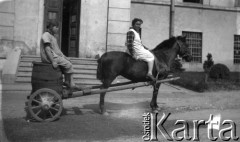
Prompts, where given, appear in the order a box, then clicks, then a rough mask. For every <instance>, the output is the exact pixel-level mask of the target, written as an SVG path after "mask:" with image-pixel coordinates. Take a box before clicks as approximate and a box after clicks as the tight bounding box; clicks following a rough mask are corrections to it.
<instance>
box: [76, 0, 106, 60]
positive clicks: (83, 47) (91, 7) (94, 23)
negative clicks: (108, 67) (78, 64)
mask: <svg viewBox="0 0 240 142" xmlns="http://www.w3.org/2000/svg"><path fill="white" fill-rule="evenodd" d="M107 9H108V0H82V1H81V13H80V15H81V16H80V40H79V41H80V43H79V45H80V47H79V56H80V57H89V58H94V56H96V55H97V54H101V53H103V52H105V50H106V31H107Z"/></svg>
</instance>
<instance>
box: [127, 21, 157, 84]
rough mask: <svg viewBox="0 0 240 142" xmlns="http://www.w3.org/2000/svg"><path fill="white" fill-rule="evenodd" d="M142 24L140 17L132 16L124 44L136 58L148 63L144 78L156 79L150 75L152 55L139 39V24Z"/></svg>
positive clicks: (152, 62) (152, 63)
mask: <svg viewBox="0 0 240 142" xmlns="http://www.w3.org/2000/svg"><path fill="white" fill-rule="evenodd" d="M142 24H143V21H142V19H139V18H134V19H133V20H132V27H131V28H130V29H129V31H128V32H127V39H126V46H127V48H128V51H129V53H130V54H131V55H132V56H133V58H135V59H136V60H143V61H145V62H147V64H148V73H147V75H146V78H149V79H151V80H152V81H155V80H156V79H155V78H154V77H153V75H152V69H153V65H154V55H153V54H152V53H151V52H150V51H149V49H148V48H146V47H145V46H144V45H143V44H142V41H141V37H140V31H141V25H142Z"/></svg>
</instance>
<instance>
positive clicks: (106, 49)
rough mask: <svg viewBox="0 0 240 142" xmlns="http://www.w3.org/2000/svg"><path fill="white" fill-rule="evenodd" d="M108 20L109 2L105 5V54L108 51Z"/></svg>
mask: <svg viewBox="0 0 240 142" xmlns="http://www.w3.org/2000/svg"><path fill="white" fill-rule="evenodd" d="M108 20H109V0H108V4H107V29H106V30H107V31H106V48H105V52H107V51H108Z"/></svg>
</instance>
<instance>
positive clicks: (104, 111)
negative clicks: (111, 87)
mask: <svg viewBox="0 0 240 142" xmlns="http://www.w3.org/2000/svg"><path fill="white" fill-rule="evenodd" d="M100 114H102V115H104V116H107V115H109V114H108V112H107V111H106V110H105V109H100Z"/></svg>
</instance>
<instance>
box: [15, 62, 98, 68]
mask: <svg viewBox="0 0 240 142" xmlns="http://www.w3.org/2000/svg"><path fill="white" fill-rule="evenodd" d="M32 66H33V64H32V63H31V62H20V63H19V67H30V68H32ZM73 68H83V69H97V64H73Z"/></svg>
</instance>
